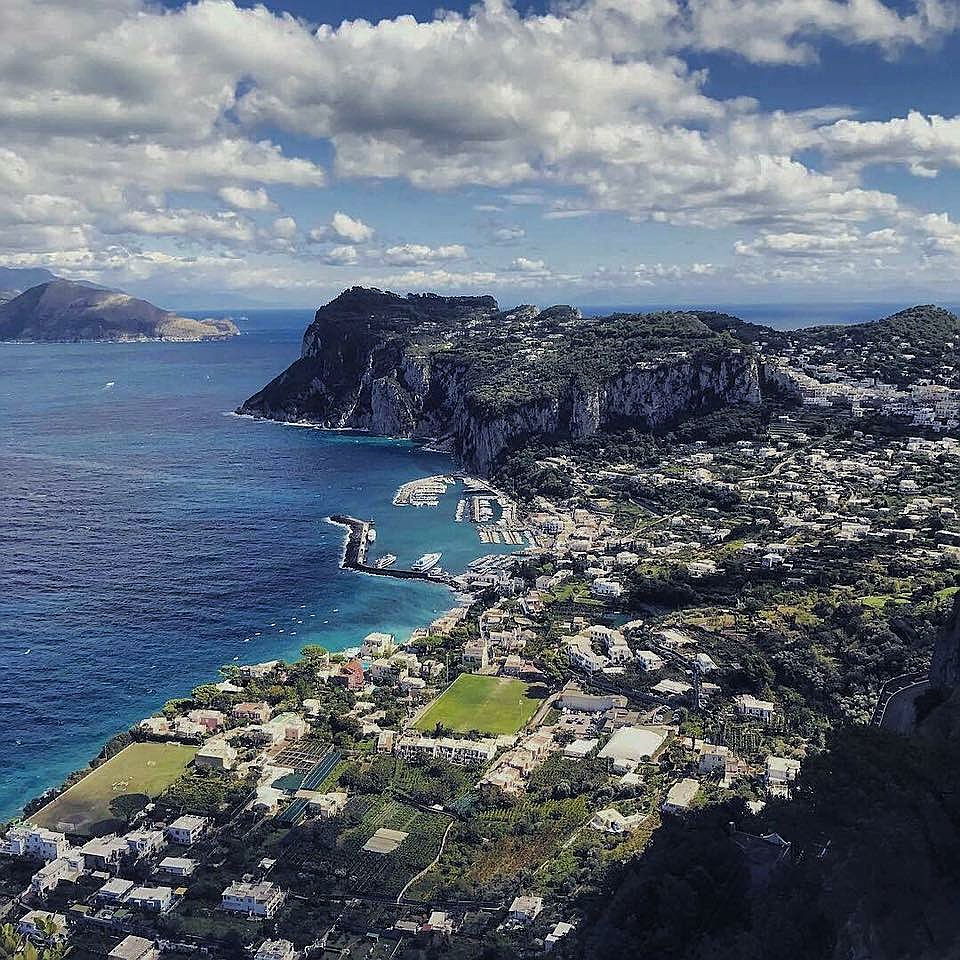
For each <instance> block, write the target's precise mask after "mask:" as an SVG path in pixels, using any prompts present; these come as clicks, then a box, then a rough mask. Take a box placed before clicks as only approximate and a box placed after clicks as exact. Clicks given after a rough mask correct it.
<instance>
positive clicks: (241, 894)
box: [220, 880, 283, 917]
mask: <svg viewBox="0 0 960 960" xmlns="http://www.w3.org/2000/svg"><path fill="white" fill-rule="evenodd" d="M281 903H283V891H282V890H281V889H280V888H279V887H278V886H277V885H276V884H274V883H270V882H269V881H266V880H263V881H261V882H259V883H246V882H244V881H240V880H235V881H234V882H233V883H231V884H230V886H229V887H227V889H226V890H224V891H223V896H222V898H221V901H220V906H221V907H222V908H223V909H224V910H227V911H229V912H230V913H241V914H243V915H244V916H248V917H272V916H273V915H274V914H275V913H276V912H277V909H278V908H279V906H280V904H281Z"/></svg>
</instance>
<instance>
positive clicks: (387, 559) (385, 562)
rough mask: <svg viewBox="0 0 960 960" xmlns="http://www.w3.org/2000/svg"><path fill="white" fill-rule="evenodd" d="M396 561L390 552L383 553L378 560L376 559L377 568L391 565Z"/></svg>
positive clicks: (381, 568)
mask: <svg viewBox="0 0 960 960" xmlns="http://www.w3.org/2000/svg"><path fill="white" fill-rule="evenodd" d="M396 562H397V558H396V556H394V554H392V553H385V554H384V555H383V556H382V557H380V559H379V560H377V564H376V566H377V569H378V570H383V569H384V567H392V566H393V564H395V563H396Z"/></svg>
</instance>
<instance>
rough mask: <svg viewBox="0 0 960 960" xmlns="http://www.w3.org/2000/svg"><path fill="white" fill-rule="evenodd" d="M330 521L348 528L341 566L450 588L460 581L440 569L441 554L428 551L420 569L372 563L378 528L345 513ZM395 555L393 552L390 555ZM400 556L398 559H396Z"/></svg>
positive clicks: (421, 559) (336, 515) (420, 562)
mask: <svg viewBox="0 0 960 960" xmlns="http://www.w3.org/2000/svg"><path fill="white" fill-rule="evenodd" d="M327 519H328V521H329V522H330V523H333V524H336V525H337V526H338V527H345V528H346V530H347V531H348V533H347V541H346V543H345V545H344V548H343V556H342V558H341V560H340V566H341V567H343V568H344V569H347V570H359V571H360V572H361V573H369V574H372V575H374V576H380V577H394V578H395V579H397V580H425V581H427V582H429V583H443V584H446V585H447V586H449V587H453V586H455V583H456V581H455V580H454V578H453V577H452V576H450V575H449V574H446V573H444V572H443V571H441V570H438V569H437V568H436V565H437V563H438V562H439V560H440V556H441V555H440V554H439V553H436V554H425V555H424V556H423V557H421V558H420V560H418V561H417V563H415V564H414V568H417V567H418V565H419V569H410V570H404V569H397V568H396V567H394V566H392V564H391V565H384V566H381V565H380V563H379V562H377V563H370V562H368V558H367V550H368V547H369V545H370V543H371V542H372V541H373V540H374V539H375V537H373V538H371V537H370V532H371V531H373V530H374V529H375V528H374V526H373V524H372V523H370V521H369V520H359V519H357V518H356V517H348V516H345V515H344V514H334V515H333V516H330V517H328V518H327ZM388 556H391V555H388ZM395 560H396V558H394V561H393V562H395Z"/></svg>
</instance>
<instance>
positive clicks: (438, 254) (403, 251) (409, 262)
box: [383, 243, 467, 267]
mask: <svg viewBox="0 0 960 960" xmlns="http://www.w3.org/2000/svg"><path fill="white" fill-rule="evenodd" d="M466 258H467V248H466V247H465V246H463V244H462V243H451V244H446V245H444V246H439V247H428V246H425V245H424V244H421V243H402V244H398V245H397V246H393V247H387V249H386V250H384V252H383V259H384V262H385V263H389V264H391V265H392V266H397V267H412V266H421V265H423V264H427V263H434V262H436V261H438V260H465V259H466Z"/></svg>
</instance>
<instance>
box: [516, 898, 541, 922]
mask: <svg viewBox="0 0 960 960" xmlns="http://www.w3.org/2000/svg"><path fill="white" fill-rule="evenodd" d="M542 909H543V897H515V898H514V901H513V903H511V904H510V919H511V920H516V921H518V922H520V923H529V922H530V921H531V920H535V919H536V918H537V916H538V915H539V913H540V911H541V910H542Z"/></svg>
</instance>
